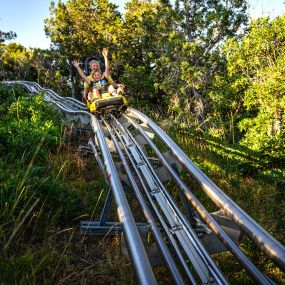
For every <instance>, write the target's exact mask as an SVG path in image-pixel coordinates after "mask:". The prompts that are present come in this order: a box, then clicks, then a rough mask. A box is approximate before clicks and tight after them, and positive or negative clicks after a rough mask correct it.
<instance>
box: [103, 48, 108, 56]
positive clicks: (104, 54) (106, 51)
mask: <svg viewBox="0 0 285 285" xmlns="http://www.w3.org/2000/svg"><path fill="white" fill-rule="evenodd" d="M108 53H109V51H108V49H107V48H103V50H102V54H103V56H104V57H107V56H108Z"/></svg>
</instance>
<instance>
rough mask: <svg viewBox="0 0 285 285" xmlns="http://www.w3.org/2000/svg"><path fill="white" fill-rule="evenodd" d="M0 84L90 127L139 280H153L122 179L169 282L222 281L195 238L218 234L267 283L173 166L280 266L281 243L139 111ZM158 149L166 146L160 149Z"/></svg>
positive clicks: (284, 252) (284, 264)
mask: <svg viewBox="0 0 285 285" xmlns="http://www.w3.org/2000/svg"><path fill="white" fill-rule="evenodd" d="M5 84H6V85H8V86H13V85H14V84H20V85H22V86H23V87H25V88H26V89H27V90H28V91H29V92H30V93H32V94H38V93H42V94H43V96H44V100H45V101H46V102H47V103H52V104H54V105H55V106H56V108H57V109H58V110H59V111H60V112H61V113H62V114H64V116H65V117H66V118H67V119H69V120H73V121H76V122H80V123H82V124H86V125H88V124H89V125H91V127H92V129H93V131H94V138H92V140H91V141H90V143H89V145H90V146H91V150H92V151H93V152H94V155H95V157H96V159H97V161H98V163H99V166H100V168H101V170H102V172H103V174H104V175H105V178H106V179H107V182H108V183H109V185H110V187H111V189H112V193H113V196H114V198H115V201H116V205H117V214H118V217H119V221H120V223H121V224H122V228H123V233H124V236H125V240H126V243H127V248H128V252H129V256H130V259H131V262H132V264H133V267H134V271H135V273H136V276H137V279H138V282H139V283H140V284H156V279H155V276H154V274H153V271H152V267H151V264H150V261H149V259H148V256H147V254H146V251H145V248H144V245H143V241H142V240H141V237H140V234H139V232H138V229H137V227H136V223H135V219H134V217H133V213H132V211H131V209H130V205H129V203H128V200H127V198H126V196H125V193H124V187H123V184H122V181H123V180H124V182H125V183H127V184H128V185H129V187H130V188H131V189H132V191H133V193H134V194H135V196H136V199H137V201H138V203H139V205H140V206H141V208H142V212H143V214H144V216H145V219H146V221H147V223H148V225H149V228H150V230H151V232H152V235H153V237H154V240H155V242H156V244H157V247H158V249H159V250H160V252H161V256H162V258H163V260H164V263H165V265H166V266H167V268H168V269H169V272H170V275H171V277H172V279H173V281H174V283H175V284H186V283H187V284H189V283H190V284H228V281H227V279H226V278H225V277H224V274H223V273H222V272H221V271H220V269H219V268H218V266H217V265H216V263H215V262H214V261H213V259H212V257H211V255H210V254H209V252H208V251H207V249H206V248H205V244H204V243H203V240H202V238H201V237H203V236H206V235H207V234H209V233H214V234H215V235H216V236H217V237H218V238H219V239H220V241H221V242H222V243H223V244H224V245H225V247H226V248H227V250H228V251H230V252H231V253H232V255H233V256H234V257H235V258H236V259H237V260H238V262H239V263H240V264H241V265H242V266H243V267H244V269H245V270H246V271H247V272H248V274H249V276H250V277H251V278H252V279H253V280H254V281H255V282H256V283H257V284H274V282H273V281H272V280H270V279H269V278H268V277H267V276H265V275H264V274H263V273H262V272H261V271H260V270H259V269H257V268H256V266H255V265H254V264H253V263H252V262H251V261H250V260H249V259H248V257H247V256H246V255H245V254H244V253H243V252H242V251H241V250H240V249H239V247H238V246H237V245H236V244H235V243H234V241H233V240H232V239H231V238H230V236H229V235H228V233H227V232H226V231H225V229H224V228H223V227H222V226H221V225H220V224H219V223H218V222H217V220H216V219H215V218H214V216H213V215H212V214H210V213H209V212H208V211H207V210H206V209H205V207H204V206H203V205H202V203H201V202H200V201H199V200H198V199H197V198H196V197H195V195H194V194H193V193H192V191H191V190H190V189H189V187H188V186H187V185H186V183H185V182H184V181H183V180H182V179H181V177H180V176H179V167H180V166H182V167H183V168H184V169H185V170H186V171H188V172H189V173H190V174H191V176H192V177H193V179H194V180H195V181H196V182H197V183H198V184H199V185H200V188H201V189H202V190H203V191H204V192H205V193H206V194H207V195H208V197H209V198H210V199H211V200H212V201H213V202H214V203H215V204H216V205H217V206H218V207H219V209H221V210H223V213H224V214H225V215H226V216H227V217H229V218H230V219H232V220H233V221H234V222H235V223H236V224H237V225H238V226H239V227H240V228H241V229H242V230H243V231H244V233H246V234H247V235H248V236H249V237H250V238H251V239H253V240H254V241H255V243H256V244H257V246H258V247H259V249H260V250H261V251H263V252H264V253H265V254H266V255H267V256H268V257H269V258H270V259H272V260H273V261H274V262H275V263H276V265H277V266H278V267H280V268H281V269H282V270H283V271H285V248H284V247H283V245H281V243H279V242H278V241H277V240H276V239H274V238H273V237H272V236H271V235H270V234H269V233H268V232H266V231H265V230H264V229H263V228H262V227H261V226H260V225H259V224H257V223H256V222H255V221H254V220H253V219H252V218H251V217H250V216H249V215H248V214H246V213H245V212H244V211H243V210H242V209H241V208H240V207H239V206H238V205H236V204H235V203H234V201H232V200H231V199H230V198H229V197H228V196H227V195H226V194H225V193H224V192H223V191H222V190H221V189H220V188H218V186H216V185H215V184H214V183H213V182H212V181H211V180H210V179H209V178H208V177H207V176H206V175H205V174H204V173H203V172H202V171H201V170H200V169H199V168H197V166H195V165H194V163H193V162H192V161H191V160H190V159H189V158H188V157H187V156H186V155H185V153H184V152H183V151H182V150H181V149H180V148H179V146H178V145H177V144H176V143H175V142H174V141H173V140H172V139H171V138H170V137H169V136H168V135H167V134H166V133H165V132H163V131H162V130H161V129H160V127H159V126H158V125H157V124H155V123H154V122H153V121H152V120H151V119H150V118H148V117H147V116H146V115H144V114H142V113H141V112H139V111H138V110H135V109H133V108H129V109H128V110H129V111H128V112H127V113H126V114H125V115H123V116H122V117H120V118H115V117H113V116H110V117H108V118H105V117H102V118H99V119H98V118H96V117H95V116H93V115H92V114H91V113H89V112H87V111H86V108H85V106H84V104H83V103H81V102H79V101H77V100H75V99H73V98H71V97H65V98H63V97H61V96H59V95H57V94H56V93H55V92H54V91H52V90H50V89H45V88H42V87H41V86H40V85H38V84H37V83H34V82H28V81H7V82H5ZM161 145H163V147H161ZM162 148H163V149H167V151H165V152H161V151H160V149H162ZM150 154H152V155H155V157H150ZM114 156H116V160H114V158H113V157H114ZM118 158H119V159H120V163H118V162H117V160H118ZM166 180H171V181H172V183H175V185H176V186H177V189H179V190H178V193H179V195H180V198H181V200H178V199H177V198H176V197H177V195H173V193H172V191H170V190H169V189H168V188H167V185H166V183H165V181H166ZM189 204H191V207H190V206H189ZM197 213H198V214H197ZM189 263H191V266H189Z"/></svg>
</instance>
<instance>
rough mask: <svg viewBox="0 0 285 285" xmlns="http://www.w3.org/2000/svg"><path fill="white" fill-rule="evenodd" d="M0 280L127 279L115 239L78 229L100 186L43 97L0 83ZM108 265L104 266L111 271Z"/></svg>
mask: <svg viewBox="0 0 285 285" xmlns="http://www.w3.org/2000/svg"><path fill="white" fill-rule="evenodd" d="M0 117H1V121H0V153H1V158H0V188H1V192H0V241H1V242H0V254H1V260H0V280H1V284H90V282H91V283H92V284H94V282H95V283H96V284H118V282H119V283H123V281H121V280H122V279H123V280H126V279H128V280H129V281H130V284H132V282H133V283H134V281H132V280H135V279H134V277H132V276H133V275H132V270H131V266H130V264H129V263H128V262H127V261H126V260H125V259H124V257H123V256H122V255H121V254H120V253H119V252H120V246H119V243H118V237H115V238H110V237H109V236H105V237H102V238H98V237H97V238H96V237H94V236H92V235H91V236H89V235H86V234H82V233H81V232H80V230H79V229H78V225H79V222H80V220H92V219H98V218H99V214H100V209H101V208H102V205H103V202H104V197H105V196H106V193H107V190H108V188H107V187H106V184H105V182H104V179H103V178H102V175H101V174H100V169H99V168H98V166H97V164H96V161H95V160H94V156H93V157H91V158H90V157H89V158H87V159H84V158H82V157H81V155H80V153H79V152H78V150H77V149H78V146H77V147H76V148H74V147H72V143H71V141H70V129H72V128H70V127H69V126H66V125H63V124H62V121H61V117H60V116H59V114H58V113H57V112H56V111H55V110H54V109H53V108H52V107H51V106H48V105H47V104H46V103H45V102H44V100H43V96H42V95H41V96H29V95H27V94H26V93H25V92H24V91H23V90H22V89H21V88H19V87H13V88H10V89H6V88H4V87H3V86H0ZM111 269H112V270H111Z"/></svg>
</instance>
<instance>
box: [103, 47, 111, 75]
mask: <svg viewBox="0 0 285 285" xmlns="http://www.w3.org/2000/svg"><path fill="white" fill-rule="evenodd" d="M108 53H109V52H108V49H106V48H103V50H102V55H103V56H104V61H105V75H106V77H107V78H109V76H110V63H109V60H108Z"/></svg>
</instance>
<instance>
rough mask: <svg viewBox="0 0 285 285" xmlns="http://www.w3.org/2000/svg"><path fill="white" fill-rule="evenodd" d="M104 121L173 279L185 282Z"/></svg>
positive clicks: (111, 132)
mask: <svg viewBox="0 0 285 285" xmlns="http://www.w3.org/2000/svg"><path fill="white" fill-rule="evenodd" d="M103 122H104V124H105V126H106V127H107V129H108V131H109V134H110V136H111V139H112V140H113V142H114V144H115V147H116V149H117V152H118V154H119V156H120V158H121V161H122V163H123V166H124V168H125V170H126V173H127V175H128V178H129V181H130V183H131V186H132V188H133V190H134V193H135V195H136V198H137V200H138V202H139V203H140V206H141V208H142V210H143V213H144V215H145V218H146V220H147V222H148V224H149V225H150V226H151V231H152V233H153V235H154V238H155V240H156V243H157V245H158V247H159V249H160V253H161V255H162V256H163V259H164V261H165V263H166V265H167V267H168V269H169V271H170V274H171V276H172V279H173V281H174V282H175V284H184V281H183V278H182V276H181V274H180V272H179V270H178V268H177V266H176V265H175V262H174V260H173V258H172V256H171V254H170V251H169V250H168V247H167V246H166V244H165V242H164V241H163V238H162V236H161V233H160V231H159V229H158V227H157V225H156V222H155V219H154V217H153V215H152V214H151V211H150V209H149V207H148V206H147V204H146V202H145V200H144V198H143V196H142V194H141V192H140V190H139V187H138V185H137V184H136V182H135V179H134V177H133V175H132V171H131V169H130V167H129V165H128V163H127V160H126V158H125V156H124V154H123V151H122V149H121V146H120V145H119V142H118V140H117V139H116V137H115V135H114V133H113V130H112V129H111V126H110V125H109V124H108V122H107V121H106V120H105V119H103ZM121 143H122V141H121ZM191 284H193V285H195V284H196V282H195V279H194V277H193V276H191Z"/></svg>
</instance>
